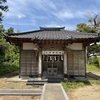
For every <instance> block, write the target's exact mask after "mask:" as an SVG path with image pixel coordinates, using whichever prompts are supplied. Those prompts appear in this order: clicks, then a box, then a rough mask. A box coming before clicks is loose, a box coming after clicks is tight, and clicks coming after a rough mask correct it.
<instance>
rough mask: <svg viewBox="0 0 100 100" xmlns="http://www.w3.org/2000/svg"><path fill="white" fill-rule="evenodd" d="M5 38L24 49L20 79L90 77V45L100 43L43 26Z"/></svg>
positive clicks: (88, 36)
mask: <svg viewBox="0 0 100 100" xmlns="http://www.w3.org/2000/svg"><path fill="white" fill-rule="evenodd" d="M5 38H6V40H7V41H9V42H10V43H14V44H15V45H17V46H19V47H20V64H19V66H20V71H19V72H20V73H19V75H20V76H34V75H37V76H38V77H43V78H55V77H56V78H57V77H62V78H67V77H70V76H73V77H75V76H77V77H78V76H82V77H85V76H86V46H88V45H89V44H91V43H95V42H97V41H99V39H100V36H99V35H98V34H96V33H81V32H76V31H68V30H65V27H40V29H39V30H35V31H30V32H22V33H15V34H8V35H7V36H5Z"/></svg>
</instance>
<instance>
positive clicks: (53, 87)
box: [40, 83, 69, 100]
mask: <svg viewBox="0 0 100 100" xmlns="http://www.w3.org/2000/svg"><path fill="white" fill-rule="evenodd" d="M40 100H69V99H68V96H67V94H66V92H65V91H64V89H63V87H62V86H61V84H56V83H55V84H54V83H52V84H50V83H48V84H45V85H44V88H43V90H42V95H41V99H40Z"/></svg>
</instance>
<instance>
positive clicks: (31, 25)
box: [2, 0, 100, 32]
mask: <svg viewBox="0 0 100 100" xmlns="http://www.w3.org/2000/svg"><path fill="white" fill-rule="evenodd" d="M6 5H8V6H9V11H8V12H7V13H5V12H4V13H3V14H4V18H3V22H2V24H3V25H4V28H5V29H8V28H10V27H12V28H14V31H16V32H17V31H20V32H25V31H33V30H38V29H39V27H40V26H41V27H63V26H65V28H66V30H75V29H76V26H77V24H79V23H86V24H88V18H87V17H86V16H85V15H86V14H87V13H91V12H93V13H95V14H98V13H100V0H7V3H6Z"/></svg>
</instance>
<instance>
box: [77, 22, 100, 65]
mask: <svg viewBox="0 0 100 100" xmlns="http://www.w3.org/2000/svg"><path fill="white" fill-rule="evenodd" d="M76 31H79V32H84V33H87V34H88V33H94V34H95V33H97V32H98V28H97V27H91V26H88V25H87V24H85V23H80V24H78V25H77V29H76ZM87 51H88V52H87V59H89V63H91V64H94V63H95V62H96V61H97V62H98V60H97V59H98V58H97V59H96V61H95V60H94V59H92V60H91V58H89V57H90V55H91V54H92V55H94V54H97V53H99V52H100V44H94V45H90V46H88V47H87ZM94 58H96V57H94Z"/></svg>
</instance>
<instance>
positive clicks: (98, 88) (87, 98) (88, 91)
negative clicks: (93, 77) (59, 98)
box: [67, 84, 100, 100]
mask: <svg viewBox="0 0 100 100" xmlns="http://www.w3.org/2000/svg"><path fill="white" fill-rule="evenodd" d="M67 95H68V97H69V100H100V85H96V84H92V85H89V86H85V87H79V88H78V89H75V90H72V91H70V92H69V93H67Z"/></svg>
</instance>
